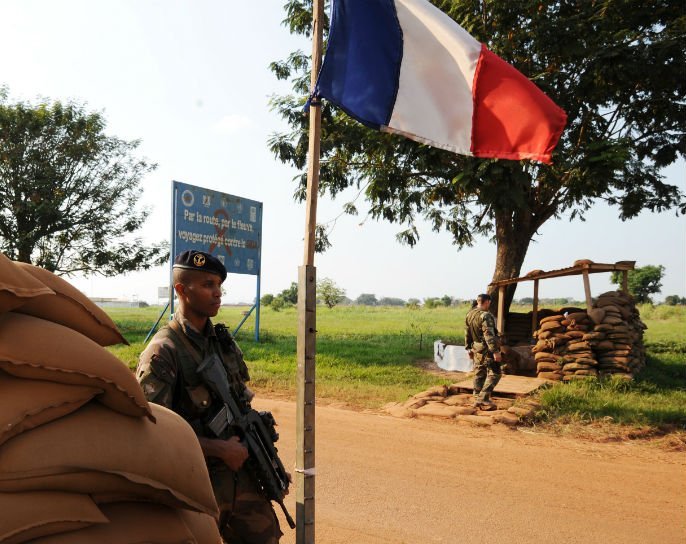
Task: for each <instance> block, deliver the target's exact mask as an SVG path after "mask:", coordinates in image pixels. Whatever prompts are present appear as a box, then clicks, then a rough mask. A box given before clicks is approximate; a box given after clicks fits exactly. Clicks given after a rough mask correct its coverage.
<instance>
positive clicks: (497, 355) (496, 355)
mask: <svg viewBox="0 0 686 544" xmlns="http://www.w3.org/2000/svg"><path fill="white" fill-rule="evenodd" d="M493 359H494V360H495V362H496V363H499V362H500V361H502V360H503V355H502V353H500V352H499V351H496V352H495V353H494V354H493Z"/></svg>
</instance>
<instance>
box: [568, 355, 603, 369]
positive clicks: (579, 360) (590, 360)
mask: <svg viewBox="0 0 686 544" xmlns="http://www.w3.org/2000/svg"><path fill="white" fill-rule="evenodd" d="M567 363H578V364H582V365H590V366H595V365H597V364H598V361H597V360H595V359H593V357H591V356H590V355H589V356H584V357H577V358H576V359H571V358H570V359H567V358H565V360H564V364H565V365H567Z"/></svg>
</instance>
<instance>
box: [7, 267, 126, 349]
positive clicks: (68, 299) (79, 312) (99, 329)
mask: <svg viewBox="0 0 686 544" xmlns="http://www.w3.org/2000/svg"><path fill="white" fill-rule="evenodd" d="M15 264H16V265H17V266H18V267H19V268H21V269H22V270H23V271H25V272H27V273H29V274H30V275H32V276H33V277H34V278H36V279H37V280H39V281H40V282H42V283H43V284H44V285H46V286H47V287H49V288H50V289H51V290H52V291H54V293H55V294H54V296H47V295H46V296H39V297H34V298H32V299H31V300H30V301H29V302H27V303H26V304H23V305H22V306H21V307H20V308H18V309H17V311H18V312H21V313H24V314H28V315H32V316H34V317H40V318H41V319H47V320H48V321H54V322H55V323H59V324H60V325H64V326H65V327H69V328H70V329H74V330H75V331H78V332H80V333H81V334H84V335H86V336H87V337H88V338H90V339H91V340H93V341H94V342H97V343H98V344H100V345H101V346H111V345H114V344H127V345H128V342H127V341H126V339H125V338H124V337H123V336H122V335H121V333H120V332H119V329H117V326H116V325H115V324H114V321H112V319H111V318H110V316H108V315H107V314H106V313H105V311H104V310H103V309H102V308H100V307H99V306H97V305H96V304H94V303H93V302H92V301H91V300H90V299H89V298H88V297H87V296H86V295H84V294H83V293H82V292H81V291H79V290H78V289H77V288H76V287H74V286H73V285H71V284H70V283H69V282H67V281H65V280H63V279H62V278H60V277H59V276H56V275H55V274H53V273H52V272H49V271H47V270H45V269H43V268H38V267H37V266H32V265H30V264H26V263H15Z"/></svg>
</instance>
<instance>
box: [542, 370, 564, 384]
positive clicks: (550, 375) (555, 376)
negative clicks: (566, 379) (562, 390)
mask: <svg viewBox="0 0 686 544" xmlns="http://www.w3.org/2000/svg"><path fill="white" fill-rule="evenodd" d="M538 377H539V378H542V379H544V380H553V381H556V382H559V381H560V380H562V374H560V373H558V372H539V373H538Z"/></svg>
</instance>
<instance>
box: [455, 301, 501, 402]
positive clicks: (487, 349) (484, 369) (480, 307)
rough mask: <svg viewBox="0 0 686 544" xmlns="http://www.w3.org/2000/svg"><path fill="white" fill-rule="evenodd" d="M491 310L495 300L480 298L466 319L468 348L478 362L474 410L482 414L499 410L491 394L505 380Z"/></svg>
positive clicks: (470, 354)
mask: <svg viewBox="0 0 686 544" xmlns="http://www.w3.org/2000/svg"><path fill="white" fill-rule="evenodd" d="M490 307H491V296H490V295H486V294H483V295H479V296H478V297H476V306H474V307H472V309H471V310H469V312H468V313H467V317H466V318H465V334H464V343H465V348H466V349H467V352H468V353H469V358H470V359H472V360H473V361H474V372H475V374H474V406H475V407H477V408H481V409H482V410H493V409H495V404H493V402H492V401H491V393H492V392H493V389H494V388H495V386H496V385H497V384H498V382H499V381H500V377H501V376H502V370H501V369H500V361H501V354H500V340H499V338H498V331H497V329H496V327H495V318H494V317H493V314H491V313H490V312H489V311H488V309H489V308H490Z"/></svg>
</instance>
